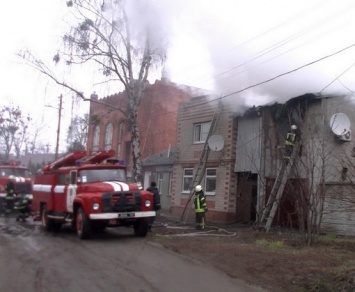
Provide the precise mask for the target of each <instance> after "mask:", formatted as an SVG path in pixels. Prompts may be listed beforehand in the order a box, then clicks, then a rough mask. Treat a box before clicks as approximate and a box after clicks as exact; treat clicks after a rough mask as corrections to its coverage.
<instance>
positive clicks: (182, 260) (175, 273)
mask: <svg viewBox="0 0 355 292" xmlns="http://www.w3.org/2000/svg"><path fill="white" fill-rule="evenodd" d="M132 234H133V231H132V230H130V229H126V228H119V229H114V230H108V231H105V232H102V233H99V234H95V235H94V236H93V238H92V239H90V240H87V241H82V240H79V239H78V238H77V237H76V235H75V234H74V233H73V232H72V231H71V230H70V229H65V228H64V230H62V231H61V232H59V233H47V232H45V231H43V230H42V228H41V227H40V226H39V225H38V223H35V222H32V221H29V222H26V223H17V222H15V219H14V218H10V221H9V222H5V221H4V218H3V217H1V218H0V258H1V265H0V291H9V292H11V291H26V292H31V291H36V292H40V291H46V292H50V291H67V292H70V291H75V292H80V291H85V292H90V291H95V292H96V291H105V292H107V291H129V292H132V291H139V292H147V291H169V292H171V291H204V292H208V291H224V292H227V291H233V292H235V291H243V292H244V291H265V290H263V289H261V288H259V287H254V286H250V285H247V284H246V283H245V282H243V281H241V280H237V279H233V278H230V277H228V276H227V275H225V274H223V273H222V272H221V271H219V270H216V269H214V268H212V267H209V266H206V265H202V264H201V263H200V262H198V261H194V260H192V259H190V258H186V257H183V256H181V255H178V254H176V253H173V252H171V251H168V250H166V249H164V248H163V247H162V246H160V245H159V244H155V243H153V242H151V241H149V240H148V239H146V238H135V237H133V236H132Z"/></svg>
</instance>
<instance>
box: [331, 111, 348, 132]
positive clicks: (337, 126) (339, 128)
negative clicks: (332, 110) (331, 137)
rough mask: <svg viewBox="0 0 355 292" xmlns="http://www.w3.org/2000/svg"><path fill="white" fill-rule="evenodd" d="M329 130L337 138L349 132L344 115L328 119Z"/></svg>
mask: <svg viewBox="0 0 355 292" xmlns="http://www.w3.org/2000/svg"><path fill="white" fill-rule="evenodd" d="M330 128H331V130H332V132H333V133H334V134H335V135H337V136H343V135H346V134H347V133H348V132H349V131H350V120H349V118H348V116H347V115H346V114H343V113H336V114H334V115H332V116H331V118H330Z"/></svg>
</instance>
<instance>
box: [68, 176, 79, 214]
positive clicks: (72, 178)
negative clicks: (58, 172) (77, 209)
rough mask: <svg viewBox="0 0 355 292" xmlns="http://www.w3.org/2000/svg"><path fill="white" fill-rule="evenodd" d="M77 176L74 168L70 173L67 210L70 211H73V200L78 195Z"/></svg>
mask: <svg viewBox="0 0 355 292" xmlns="http://www.w3.org/2000/svg"><path fill="white" fill-rule="evenodd" d="M76 177H77V171H76V170H72V171H70V174H69V185H68V188H67V211H68V212H73V201H74V198H75V196H76V188H77V185H76Z"/></svg>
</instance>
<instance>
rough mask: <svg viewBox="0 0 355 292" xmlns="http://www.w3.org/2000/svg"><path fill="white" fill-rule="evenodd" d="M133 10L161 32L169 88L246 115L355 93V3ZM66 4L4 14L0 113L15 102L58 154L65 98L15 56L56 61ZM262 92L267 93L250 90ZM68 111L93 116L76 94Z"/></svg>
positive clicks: (303, 1) (170, 0)
mask: <svg viewBox="0 0 355 292" xmlns="http://www.w3.org/2000/svg"><path fill="white" fill-rule="evenodd" d="M134 1H138V2H140V3H144V2H146V1H148V3H150V5H151V9H148V10H146V11H145V12H141V11H140V10H137V13H136V14H139V15H138V16H139V17H138V18H139V19H144V20H145V22H148V21H152V22H153V23H154V24H155V25H156V26H157V27H158V25H159V27H160V28H162V27H164V28H165V29H164V30H161V31H162V33H166V34H167V36H166V37H167V39H168V42H169V51H168V61H167V65H166V67H167V70H168V71H169V73H170V78H171V80H172V81H173V82H176V83H179V84H186V85H191V86H196V87H202V88H207V89H213V90H215V91H216V92H217V94H219V95H221V96H231V98H232V99H233V100H238V101H239V103H244V104H246V105H249V106H252V105H259V104H265V103H267V102H270V101H285V100H287V99H289V98H292V97H294V96H297V95H301V94H304V93H307V92H320V91H322V90H323V92H328V93H333V92H342V93H349V90H355V79H354V77H355V69H354V68H353V67H352V66H354V63H355V47H354V46H352V45H354V44H355V34H354V31H355V1H353V0H341V1H339V0H337V1H335V0H329V1H327V0H298V1H294V0H279V1H275V0H267V1H266V0H244V1H242V0H219V1H210V0H203V1H200V0H155V1H154V0H131V3H134ZM65 2H66V1H65V0H31V1H23V0H11V1H6V2H4V3H3V5H2V9H1V12H0V25H1V32H2V48H1V54H0V74H1V78H0V80H1V81H0V84H1V89H2V94H1V98H0V106H2V105H4V104H7V103H9V102H13V103H15V104H16V105H19V106H20V107H21V108H23V110H24V111H26V112H30V113H31V115H32V117H33V118H34V119H35V120H37V121H42V122H43V123H44V124H45V125H46V126H45V130H44V132H45V134H44V135H43V137H42V139H43V140H46V139H48V140H49V141H47V142H48V143H49V144H50V145H51V147H52V149H53V151H54V148H55V137H56V128H57V122H58V120H57V108H58V102H59V98H58V97H59V95H60V94H63V90H62V89H61V88H58V87H57V86H56V85H54V84H53V83H51V82H50V81H49V80H46V79H45V78H44V77H43V76H41V75H39V74H38V73H36V72H35V71H33V70H31V69H30V68H29V67H28V66H27V65H24V64H22V63H21V60H20V59H18V57H16V53H17V52H18V51H19V50H21V49H23V48H24V47H27V48H29V49H31V50H32V51H33V52H35V53H36V54H37V55H39V56H41V58H43V59H45V60H50V59H51V58H52V56H53V54H54V53H55V51H56V49H57V48H58V46H59V44H60V41H61V40H60V37H61V36H62V35H63V32H64V31H65V27H66V26H65V23H64V22H63V19H64V18H65V16H66V13H67V7H66V5H65ZM138 11H139V13H138ZM142 14H143V15H142ZM145 24H146V23H145ZM321 59H322V60H321ZM311 63H312V64H311ZM308 64H310V65H308ZM305 65H307V66H305ZM354 67H355V66H354ZM297 69H298V70H297ZM86 76H87V78H86V79H84V80H83V79H81V80H80V81H78V82H80V86H81V87H82V88H84V89H85V94H86V95H87V96H88V95H90V94H91V93H92V92H93V91H96V92H97V93H98V94H99V96H100V97H103V96H106V95H109V94H114V93H115V89H112V88H109V87H102V86H101V87H99V86H98V85H95V84H96V83H97V79H96V77H95V76H94V74H92V75H91V74H88V72H86ZM277 76H280V77H278V78H276V79H274V78H275V77H277ZM67 78H73V80H74V78H75V76H68V77H67ZM268 80H270V81H269V82H266V83H264V82H265V81H268ZM259 83H264V84H263V85H259V86H255V87H254V86H253V85H256V84H259ZM249 87H251V88H250V89H248V90H244V89H246V88H249ZM235 92H237V93H236V94H233V93H235ZM64 102H65V106H64V109H65V110H64V112H63V115H64V117H65V121H68V120H69V119H70V117H71V116H72V115H73V114H75V113H76V112H77V111H78V106H80V108H81V109H82V110H84V111H85V110H86V109H87V104H84V103H80V104H78V103H74V104H73V103H72V98H71V95H66V96H65V101H64ZM35 104H36V106H34V105H35ZM48 106H51V107H48ZM66 126H67V125H66V124H65V123H64V125H63V127H64V129H63V130H62V133H63V136H65V131H66V128H65V127H66ZM63 138H64V137H63ZM63 138H62V140H63ZM61 149H62V150H65V145H64V143H62V144H61Z"/></svg>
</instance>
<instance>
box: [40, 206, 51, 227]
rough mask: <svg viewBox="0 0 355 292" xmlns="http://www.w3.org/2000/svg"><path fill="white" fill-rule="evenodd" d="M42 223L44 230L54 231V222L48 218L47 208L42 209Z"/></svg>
mask: <svg viewBox="0 0 355 292" xmlns="http://www.w3.org/2000/svg"><path fill="white" fill-rule="evenodd" d="M41 222H42V226H43V228H44V229H46V230H47V231H51V230H53V229H54V221H53V220H52V219H49V218H48V211H47V206H46V205H44V206H43V207H42V213H41Z"/></svg>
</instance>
